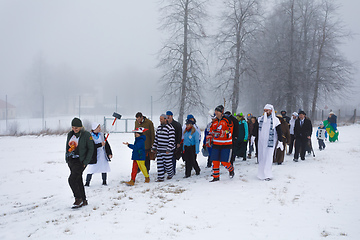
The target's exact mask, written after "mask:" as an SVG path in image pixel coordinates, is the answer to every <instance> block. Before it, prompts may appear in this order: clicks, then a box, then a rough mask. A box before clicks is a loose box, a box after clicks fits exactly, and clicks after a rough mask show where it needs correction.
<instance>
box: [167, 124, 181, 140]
mask: <svg viewBox="0 0 360 240" xmlns="http://www.w3.org/2000/svg"><path fill="white" fill-rule="evenodd" d="M170 125H171V126H173V128H174V129H175V144H180V142H181V138H182V127H181V124H180V123H179V122H177V121H175V120H174V119H173V120H172V122H171V123H170Z"/></svg>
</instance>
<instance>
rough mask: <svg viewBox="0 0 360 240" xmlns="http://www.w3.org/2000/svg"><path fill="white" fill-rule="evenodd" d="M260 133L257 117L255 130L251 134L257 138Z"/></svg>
mask: <svg viewBox="0 0 360 240" xmlns="http://www.w3.org/2000/svg"><path fill="white" fill-rule="evenodd" d="M258 135H259V122H258V120H257V119H256V121H255V123H254V125H253V130H252V132H251V136H254V137H255V138H257V137H258Z"/></svg>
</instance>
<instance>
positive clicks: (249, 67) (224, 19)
mask: <svg viewBox="0 0 360 240" xmlns="http://www.w3.org/2000/svg"><path fill="white" fill-rule="evenodd" d="M223 4H224V11H223V12H222V15H221V16H220V22H221V25H220V26H219V30H218V33H217V34H216V35H215V43H214V45H215V50H216V53H217V57H218V59H219V61H220V62H221V67H220V69H219V70H218V72H217V73H216V76H215V78H216V87H215V89H217V90H219V91H221V92H222V93H223V94H225V96H223V97H225V98H226V99H228V101H229V102H230V103H231V110H232V112H236V111H237V109H238V106H239V102H240V92H241V90H240V89H241V83H242V82H244V80H245V75H247V76H248V78H247V79H251V78H253V79H254V78H255V77H256V67H255V59H254V57H253V56H254V54H253V53H254V52H253V51H252V49H251V47H253V46H254V41H255V40H256V36H257V35H258V32H259V31H260V30H261V29H262V23H261V20H262V12H261V5H260V0H226V1H224V3H223Z"/></svg>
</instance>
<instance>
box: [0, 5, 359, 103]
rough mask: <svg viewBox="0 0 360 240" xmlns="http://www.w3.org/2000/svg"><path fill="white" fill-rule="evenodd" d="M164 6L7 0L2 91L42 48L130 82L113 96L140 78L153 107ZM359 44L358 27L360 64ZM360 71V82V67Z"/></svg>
mask: <svg viewBox="0 0 360 240" xmlns="http://www.w3.org/2000/svg"><path fill="white" fill-rule="evenodd" d="M274 1H275V0H274ZM338 2H339V3H340V4H342V5H343V7H342V9H341V11H340V13H341V15H342V18H343V20H344V22H345V23H346V24H347V25H348V27H349V29H350V30H351V31H352V32H353V33H357V34H360V27H359V26H360V25H359V22H360V14H359V10H360V1H359V0H338ZM158 8H159V6H158V1H157V0H136V1H129V0H102V1H99V0H96V1H95V0H51V1H50V0H0V32H1V37H0V81H1V86H2V87H1V88H0V98H2V99H3V98H5V95H6V94H7V95H8V97H10V98H14V96H16V94H17V92H18V90H17V88H18V86H17V85H14V84H13V83H16V84H19V83H20V82H21V81H22V80H24V79H25V78H26V77H27V75H28V72H29V70H30V69H31V68H32V66H33V64H34V61H35V60H36V59H37V58H38V57H39V56H41V57H42V58H43V59H44V60H45V61H46V63H47V64H48V65H49V66H53V67H55V66H56V67H58V66H67V68H70V69H72V70H73V71H75V72H76V73H77V75H84V76H83V77H88V76H91V77H92V78H96V76H98V79H97V80H98V82H97V83H93V82H91V84H101V81H102V80H103V79H102V78H114V79H117V81H120V82H122V83H123V86H124V89H125V90H124V89H118V90H114V89H111V88H112V86H111V84H110V85H107V86H103V88H105V89H109V92H111V96H110V97H111V98H115V95H118V94H119V95H123V96H124V98H123V99H121V97H120V99H119V101H122V102H123V101H124V100H126V99H129V98H130V99H129V100H130V101H131V100H132V99H135V96H134V94H131V91H132V89H134V87H135V86H136V85H141V86H144V87H143V89H141V88H140V89H138V93H141V94H143V96H142V97H143V98H145V99H146V101H145V102H147V106H146V108H149V103H148V100H150V96H151V95H153V94H154V93H153V94H148V93H147V90H151V91H153V90H155V89H156V81H157V80H158V77H159V76H160V74H161V72H160V70H159V69H156V68H155V66H156V64H157V62H158V61H157V59H156V52H157V51H158V50H159V48H160V46H161V40H162V39H161V36H162V35H161V34H162V33H161V32H160V31H159V30H158V29H157V27H158V26H159V14H158ZM359 46H360V35H355V36H354V38H353V39H352V40H350V41H348V42H347V43H346V45H345V46H343V48H342V49H343V51H344V53H345V54H346V56H347V57H348V59H349V60H350V61H353V62H357V63H356V68H357V70H359V69H360V47H359ZM132 76H134V78H132ZM355 79H356V80H357V82H360V73H359V72H357V74H356V76H355ZM136 83H138V84H136ZM139 83H140V84H139ZM359 85H360V84H358V86H359ZM137 88H139V86H137ZM116 91H117V92H116ZM156 94H158V93H155V95H156ZM125 96H126V97H125ZM10 101H11V100H10ZM143 102H144V101H143ZM127 104H128V103H127ZM140 105H141V104H138V106H140ZM155 107H156V106H155ZM164 110H166V109H164Z"/></svg>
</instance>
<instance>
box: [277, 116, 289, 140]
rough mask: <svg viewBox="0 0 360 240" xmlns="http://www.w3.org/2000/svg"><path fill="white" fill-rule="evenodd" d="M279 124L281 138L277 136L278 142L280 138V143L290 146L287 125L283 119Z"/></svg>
mask: <svg viewBox="0 0 360 240" xmlns="http://www.w3.org/2000/svg"><path fill="white" fill-rule="evenodd" d="M280 123H281V124H280V126H281V133H282V136H278V138H279V140H280V138H282V140H280V141H281V142H283V143H286V144H290V129H289V124H288V123H287V122H286V120H284V119H280Z"/></svg>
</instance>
